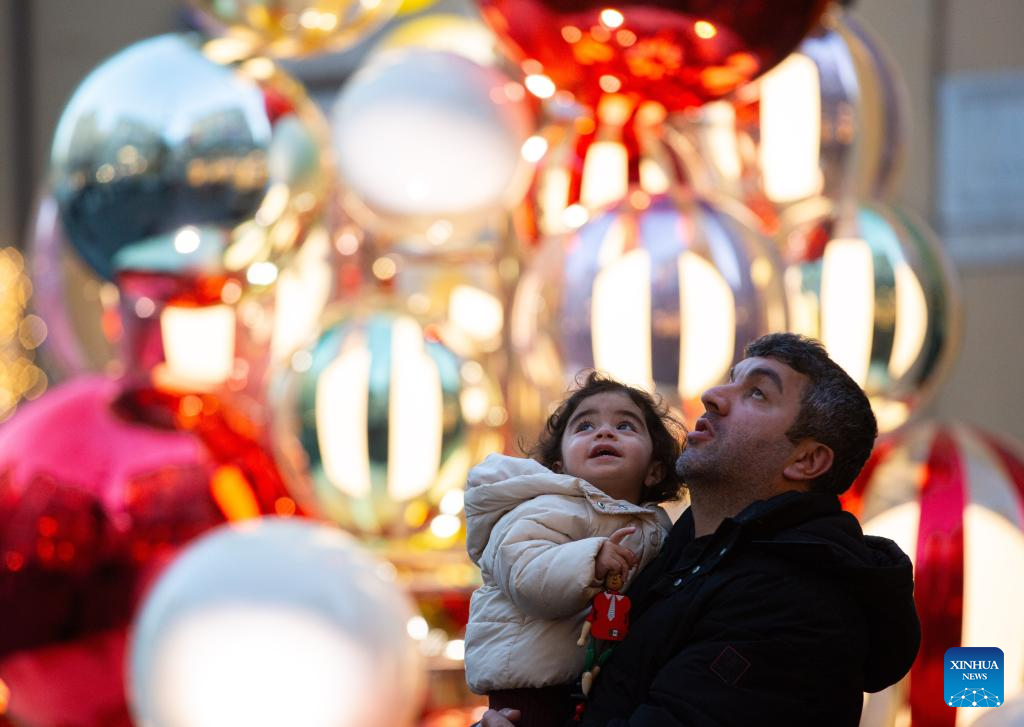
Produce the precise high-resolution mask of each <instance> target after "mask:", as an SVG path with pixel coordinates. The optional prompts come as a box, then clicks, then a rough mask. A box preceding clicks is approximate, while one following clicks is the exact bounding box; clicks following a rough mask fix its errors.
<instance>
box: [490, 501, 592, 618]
mask: <svg viewBox="0 0 1024 727" xmlns="http://www.w3.org/2000/svg"><path fill="white" fill-rule="evenodd" d="M561 499H562V498H560V497H551V498H549V497H539V498H535V499H533V500H530V501H529V502H527V503H524V504H523V505H521V506H520V507H518V508H516V509H515V510H513V511H512V513H510V514H509V515H510V516H511V517H513V518H514V522H513V523H512V524H511V526H510V527H509V528H508V529H507V530H503V532H502V535H501V536H500V540H499V541H498V542H497V543H495V544H492V545H493V547H494V551H493V552H494V564H493V574H494V579H495V582H496V583H497V585H498V587H499V588H500V589H501V590H502V591H503V592H504V593H505V594H506V595H507V596H508V597H509V598H510V599H511V600H512V602H513V603H514V604H515V605H516V607H517V608H518V609H519V610H521V611H522V612H523V613H525V614H526V615H528V616H531V617H533V618H542V619H558V618H566V617H569V616H572V615H573V614H576V613H578V612H579V611H580V610H581V609H583V608H585V607H586V606H587V605H588V604H589V603H590V599H591V598H592V597H593V596H594V593H596V590H597V586H598V585H599V584H597V583H596V582H595V581H594V559H595V557H596V556H597V551H598V550H599V549H600V547H601V544H602V543H603V542H604V541H605V540H606V538H603V537H589V538H582V539H577V538H580V537H582V536H583V535H585V534H586V533H587V532H589V522H588V518H587V515H586V513H585V512H583V511H572V512H567V511H566V510H565V509H564V508H560V507H558V506H557V504H556V503H557V501H558V500H561ZM491 547H492V546H491V545H489V546H488V548H491Z"/></svg>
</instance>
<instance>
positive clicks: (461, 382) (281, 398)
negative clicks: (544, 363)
mask: <svg viewBox="0 0 1024 727" xmlns="http://www.w3.org/2000/svg"><path fill="white" fill-rule="evenodd" d="M271 386H272V388H271V394H270V398H271V406H272V410H273V426H274V430H275V431H274V446H275V455H276V456H277V459H278V462H279V463H280V465H281V467H282V470H283V472H284V473H285V475H286V478H287V480H288V484H289V487H290V488H291V490H292V492H293V493H294V494H295V496H296V497H297V498H298V499H299V500H300V502H302V503H303V504H304V505H306V506H307V507H308V508H310V509H311V510H312V511H313V512H316V513H317V514H319V515H321V516H322V517H325V518H327V519H330V520H333V521H335V522H337V523H339V524H340V525H341V526H342V527H344V528H346V529H348V530H351V531H353V532H356V533H362V534H366V535H385V536H388V537H395V536H403V535H407V534H410V533H414V532H417V531H421V530H424V531H426V529H427V528H429V533H431V534H433V535H434V536H435V537H434V542H433V545H434V546H445V547H447V546H450V545H451V544H452V543H453V542H454V540H453V538H454V537H455V536H456V535H457V534H458V533H460V532H461V528H462V525H461V519H460V513H461V498H459V504H458V507H457V508H455V509H450V508H448V509H446V506H444V504H443V503H444V502H445V496H446V495H449V494H455V495H459V494H461V490H462V488H463V486H464V485H465V478H466V474H467V473H468V471H469V468H470V467H471V466H473V465H474V464H476V463H477V462H478V461H479V460H480V459H482V458H483V456H484V455H485V454H487V453H488V452H491V451H495V450H497V449H500V448H501V440H500V438H499V437H498V436H497V434H496V432H497V428H498V426H500V425H501V424H502V423H503V422H504V410H503V409H502V408H501V403H500V396H499V394H498V393H497V390H496V388H495V387H494V385H493V384H492V383H491V381H490V380H489V378H488V377H487V375H486V374H485V372H484V369H483V367H482V366H481V365H480V364H479V363H477V362H475V361H473V360H472V359H469V360H466V359H462V358H460V357H458V356H456V355H455V354H454V353H453V352H452V351H451V350H450V349H449V348H448V347H447V346H445V345H444V343H442V342H441V341H440V340H438V329H437V327H435V326H433V325H430V324H421V323H420V322H419V321H417V320H415V319H414V318H413V317H411V316H410V315H409V314H408V313H402V312H400V310H399V309H395V308H390V309H389V308H387V307H385V308H379V307H374V306H373V305H372V304H367V305H366V307H361V308H357V309H349V310H348V311H347V312H342V313H341V317H340V318H337V319H335V321H334V322H333V323H328V324H327V325H325V327H324V328H323V329H322V333H321V334H320V337H319V338H318V339H317V340H316V342H315V343H314V344H312V345H311V346H310V347H308V348H306V349H304V350H300V351H298V352H297V353H296V354H294V355H293V356H292V357H291V361H290V365H289V366H288V367H286V368H283V369H282V370H280V371H278V373H277V375H276V376H275V377H274V378H273V379H272V384H271ZM439 518H440V520H439ZM452 527H453V528H454V529H452ZM424 542H426V541H424ZM427 544H428V545H430V543H427Z"/></svg>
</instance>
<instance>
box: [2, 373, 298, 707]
mask: <svg viewBox="0 0 1024 727" xmlns="http://www.w3.org/2000/svg"><path fill="white" fill-rule="evenodd" d="M245 422H246V419H245V417H243V416H241V415H240V414H237V413H234V412H231V411H230V410H229V409H227V408H226V407H225V406H224V405H223V404H221V403H219V402H217V401H216V400H215V399H214V398H212V397H201V396H196V395H194V394H192V395H183V396H172V395H167V394H158V393H156V392H152V391H145V390H143V391H134V392H131V393H126V392H125V391H124V390H123V389H122V387H121V386H120V385H119V384H118V383H117V382H115V381H111V380H109V379H105V378H101V377H93V376H90V377H81V378H78V379H74V380H72V381H70V382H68V383H66V384H64V385H62V386H60V387H57V388H55V389H52V390H50V391H49V392H47V393H46V394H45V395H44V396H43V397H42V398H41V399H39V400H38V401H36V402H33V403H31V404H29V405H28V406H26V407H24V408H23V409H21V410H19V412H18V413H17V414H16V415H15V416H14V417H13V418H12V419H11V420H10V421H9V422H7V423H6V424H5V425H4V426H3V428H2V429H0V623H2V624H3V628H0V680H3V682H4V683H5V684H6V685H7V686H8V688H9V689H10V692H11V693H10V704H9V708H8V712H9V714H10V715H12V717H14V718H15V719H16V720H18V721H19V722H25V723H27V724H31V725H40V726H42V725H61V726H62V727H78V726H82V727H88V726H90V725H111V724H120V723H121V719H122V717H123V718H124V719H125V720H126V719H127V717H126V714H127V712H126V711H125V707H124V691H123V685H122V676H123V666H122V662H123V659H124V631H125V628H126V627H127V625H128V623H129V622H130V620H131V618H132V616H133V613H134V610H135V607H136V605H137V604H138V602H139V598H140V596H141V593H142V591H143V590H144V588H145V587H146V585H147V584H148V583H149V582H150V581H151V580H152V578H153V577H154V576H155V575H156V573H157V572H158V571H159V570H160V569H161V568H162V567H163V565H164V564H166V563H167V562H168V561H169V560H170V559H171V558H172V557H173V555H174V554H175V552H176V551H177V549H178V548H179V547H180V546H181V545H183V544H185V543H186V542H188V541H189V540H191V539H192V538H193V537H194V536H196V535H198V534H200V533H202V532H204V531H205V530H208V529H209V528H211V527H213V526H215V525H218V524H220V523H223V522H224V521H225V520H226V519H230V520H233V519H241V518H245V517H254V516H257V515H259V514H260V513H261V512H264V513H265V512H274V511H275V509H276V508H277V509H280V508H282V507H283V505H282V503H284V502H285V500H284V499H283V498H286V495H285V491H284V488H283V486H282V484H281V480H280V478H279V476H278V475H277V472H276V470H275V469H274V466H273V464H272V462H271V460H270V458H269V456H268V455H267V454H266V453H265V452H264V451H263V448H262V447H260V446H259V443H258V438H257V435H258V431H257V430H256V429H255V428H254V427H252V426H251V425H249V426H246V425H245ZM287 502H289V503H290V502H291V501H290V500H288V501H287ZM285 504H287V503H285ZM291 507H292V508H294V503H292V505H291ZM86 665H88V666H86ZM125 724H128V722H125Z"/></svg>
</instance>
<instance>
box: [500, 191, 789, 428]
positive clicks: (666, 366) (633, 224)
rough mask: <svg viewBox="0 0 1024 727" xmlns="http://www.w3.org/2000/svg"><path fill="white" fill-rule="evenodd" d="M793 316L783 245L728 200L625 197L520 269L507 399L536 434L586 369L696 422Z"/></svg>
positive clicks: (551, 242)
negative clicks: (707, 399) (762, 338)
mask: <svg viewBox="0 0 1024 727" xmlns="http://www.w3.org/2000/svg"><path fill="white" fill-rule="evenodd" d="M785 325H786V311H785V302H784V297H783V291H782V285H781V275H780V273H779V267H778V262H777V260H776V258H775V256H774V250H773V247H772V245H771V243H770V241H768V240H767V239H765V238H763V237H761V236H760V234H759V233H757V232H756V229H755V227H754V224H753V221H752V220H751V219H750V215H749V213H748V212H746V211H745V210H742V209H734V207H733V206H732V205H730V204H729V203H728V202H724V203H722V204H720V205H719V204H712V203H710V202H707V201H693V202H689V203H684V204H679V203H677V202H675V201H673V200H672V199H670V198H668V197H664V196H662V197H655V198H654V199H653V200H652V201H651V203H650V205H649V206H647V207H645V208H643V209H635V208H633V207H631V206H630V205H629V204H628V203H623V204H621V205H619V206H618V207H615V208H614V209H611V210H609V211H607V212H605V213H603V214H600V215H598V216H596V217H595V218H594V219H592V220H591V221H590V222H588V223H586V224H585V225H584V226H583V227H581V228H580V229H579V230H577V231H576V232H575V233H573V234H571V235H569V236H567V237H565V238H558V237H555V238H551V239H550V240H549V241H548V242H547V243H545V246H544V247H543V248H542V249H541V250H540V252H539V253H538V255H537V257H536V258H535V260H534V261H533V264H532V265H531V267H530V268H529V269H528V270H527V271H526V272H525V273H524V275H523V276H522V277H521V278H520V281H519V286H518V288H517V290H516V296H515V301H514V304H513V311H512V321H511V331H510V334H511V339H512V346H513V349H514V351H515V353H516V356H517V359H516V362H515V366H514V369H515V372H516V373H517V381H516V382H515V383H514V384H513V390H512V391H510V393H509V408H510V411H511V412H512V417H513V422H514V425H516V426H518V427H519V429H520V431H529V430H532V432H533V433H536V432H537V430H538V427H539V425H540V423H541V422H542V421H543V418H544V417H546V416H547V413H548V412H547V407H548V406H549V405H550V404H551V403H552V402H557V401H559V400H561V398H562V397H563V394H564V391H565V390H566V388H567V386H568V385H570V384H571V383H572V382H573V380H574V379H575V377H576V375H577V373H578V372H579V371H580V370H581V369H585V368H590V367H596V368H598V369H604V370H606V371H607V372H608V373H610V374H611V375H613V376H614V377H616V378H618V379H620V380H623V381H626V382H628V383H631V384H634V385H638V386H642V387H644V388H647V389H649V390H650V389H653V390H656V391H657V392H658V393H659V394H660V395H662V396H663V397H664V398H665V401H666V402H667V403H669V404H670V405H673V406H675V407H679V408H681V409H682V410H683V413H684V415H685V416H686V418H687V420H688V421H689V422H690V423H692V421H693V420H694V419H695V418H696V416H698V415H699V414H700V413H702V412H703V406H702V405H701V404H700V401H699V396H700V393H701V392H702V391H703V390H704V388H706V387H708V386H711V385H714V384H716V383H718V382H719V381H720V380H722V379H723V377H725V376H726V375H727V373H728V370H729V368H730V366H731V365H732V364H733V363H734V362H735V361H736V360H738V359H739V358H741V357H742V351H743V347H744V345H745V344H746V343H747V342H748V341H750V340H752V339H753V338H756V337H757V336H758V335H761V334H763V333H767V332H768V331H772V330H780V329H782V328H784V327H785Z"/></svg>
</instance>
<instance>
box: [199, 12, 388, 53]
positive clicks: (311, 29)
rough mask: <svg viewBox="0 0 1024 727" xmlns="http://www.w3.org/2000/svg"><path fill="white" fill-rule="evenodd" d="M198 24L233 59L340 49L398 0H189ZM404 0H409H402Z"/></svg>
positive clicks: (369, 29) (376, 24)
mask: <svg viewBox="0 0 1024 727" xmlns="http://www.w3.org/2000/svg"><path fill="white" fill-rule="evenodd" d="M189 1H190V3H191V5H192V6H193V7H195V8H196V9H197V10H199V11H200V13H201V15H200V16H199V22H200V25H203V26H204V28H205V29H206V30H208V31H210V32H212V33H213V34H216V35H222V36H223V37H222V38H219V39H217V40H216V41H214V42H216V43H218V44H219V45H220V47H221V48H223V51H222V52H230V53H232V54H233V55H234V56H235V57H237V58H245V57H249V56H251V55H254V54H256V53H267V54H269V55H271V56H275V57H278V58H291V57H294V56H303V55H308V54H310V53H318V52H323V51H338V50H342V49H344V48H346V47H348V46H350V45H352V44H353V43H355V42H357V41H359V40H360V39H361V38H363V37H365V36H366V35H368V34H369V33H371V32H372V31H373V30H375V29H376V28H377V27H379V26H380V25H383V24H384V23H385V22H387V21H388V20H390V19H391V18H392V16H394V14H395V12H396V11H398V9H399V6H400V4H401V0H374V1H373V2H366V1H365V0H189ZM406 1H407V2H408V0H406Z"/></svg>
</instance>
